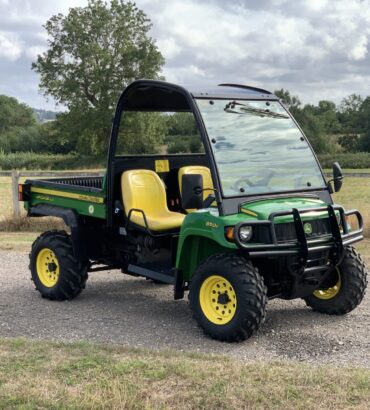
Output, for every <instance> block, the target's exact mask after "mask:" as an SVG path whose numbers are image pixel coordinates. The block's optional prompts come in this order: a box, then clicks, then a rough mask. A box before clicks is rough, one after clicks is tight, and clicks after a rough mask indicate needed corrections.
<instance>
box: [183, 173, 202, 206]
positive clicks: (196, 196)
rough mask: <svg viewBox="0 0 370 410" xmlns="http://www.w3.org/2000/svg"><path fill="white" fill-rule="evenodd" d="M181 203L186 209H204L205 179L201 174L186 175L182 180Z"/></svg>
mask: <svg viewBox="0 0 370 410" xmlns="http://www.w3.org/2000/svg"><path fill="white" fill-rule="evenodd" d="M181 185H182V192H181V203H182V207H183V208H184V209H193V208H195V209H199V208H202V207H203V178H202V175H200V174H186V175H183V176H182V180H181Z"/></svg>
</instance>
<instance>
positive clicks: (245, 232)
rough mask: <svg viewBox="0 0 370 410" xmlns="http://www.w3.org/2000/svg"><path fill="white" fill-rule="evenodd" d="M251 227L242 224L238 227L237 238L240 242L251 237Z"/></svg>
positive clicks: (246, 240)
mask: <svg viewBox="0 0 370 410" xmlns="http://www.w3.org/2000/svg"><path fill="white" fill-rule="evenodd" d="M252 234H253V229H252V227H251V226H248V225H243V226H242V227H241V228H240V229H239V238H240V240H241V241H242V242H248V241H250V239H251V238H252Z"/></svg>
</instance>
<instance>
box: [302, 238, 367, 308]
mask: <svg viewBox="0 0 370 410" xmlns="http://www.w3.org/2000/svg"><path fill="white" fill-rule="evenodd" d="M333 275H334V277H332V279H331V280H332V283H331V284H329V287H328V288H326V289H324V288H323V289H321V290H318V291H316V292H314V293H313V294H312V295H310V296H308V297H306V298H305V299H304V300H305V302H306V304H307V306H310V307H311V308H312V309H313V310H315V311H317V312H320V313H326V314H329V315H345V314H346V313H349V312H351V311H352V310H353V309H355V308H356V307H357V306H358V305H359V304H360V303H361V301H362V299H363V297H364V295H365V292H366V287H367V271H366V266H365V264H364V262H363V260H362V258H361V256H360V255H359V254H358V253H357V251H356V250H355V249H354V248H353V247H352V246H347V247H346V248H345V254H344V258H343V261H342V263H341V264H340V265H339V266H338V268H337V270H336V271H334V272H333Z"/></svg>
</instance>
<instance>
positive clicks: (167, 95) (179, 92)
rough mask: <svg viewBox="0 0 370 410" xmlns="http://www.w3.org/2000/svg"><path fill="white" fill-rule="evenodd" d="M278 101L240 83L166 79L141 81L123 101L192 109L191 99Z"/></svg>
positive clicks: (146, 107)
mask: <svg viewBox="0 0 370 410" xmlns="http://www.w3.org/2000/svg"><path fill="white" fill-rule="evenodd" d="M192 98H207V99H208V98H209V99H224V98H226V99H231V100H242V99H246V100H278V99H279V98H278V97H277V96H276V95H274V94H272V93H270V92H269V91H266V90H263V89H260V88H256V87H250V86H246V85H238V84H220V85H218V86H215V87H209V88H207V87H204V88H202V87H183V86H179V85H176V84H172V83H168V82H165V81H157V80H137V81H134V82H133V83H131V84H130V85H129V86H128V87H127V88H126V89H125V90H124V91H123V93H122V96H121V98H120V103H122V108H123V109H124V110H131V111H136V110H140V111H190V107H191V104H190V99H192Z"/></svg>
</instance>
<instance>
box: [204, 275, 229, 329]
mask: <svg viewBox="0 0 370 410" xmlns="http://www.w3.org/2000/svg"><path fill="white" fill-rule="evenodd" d="M199 302H200V307H201V308H202V312H203V314H204V316H205V317H206V318H207V319H208V320H209V321H210V322H212V323H214V324H216V325H225V324H226V323H229V322H230V321H231V319H232V318H233V317H234V315H235V312H236V306H237V302H236V294H235V291H234V288H233V286H232V285H231V283H230V282H229V281H228V280H226V279H225V278H223V277H222V276H217V275H212V276H210V277H208V278H207V279H206V280H205V281H204V282H203V283H202V286H201V288H200V292H199Z"/></svg>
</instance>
